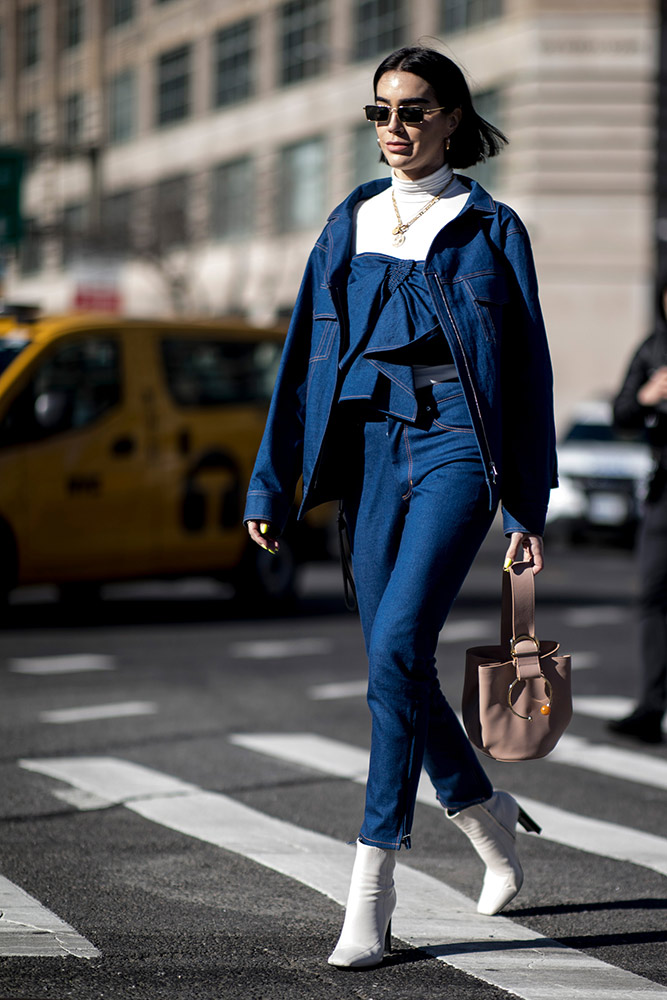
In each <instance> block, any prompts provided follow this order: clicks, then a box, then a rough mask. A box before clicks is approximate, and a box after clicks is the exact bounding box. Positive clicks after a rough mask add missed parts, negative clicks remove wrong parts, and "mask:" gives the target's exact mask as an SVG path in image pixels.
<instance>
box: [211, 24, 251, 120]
mask: <svg viewBox="0 0 667 1000" xmlns="http://www.w3.org/2000/svg"><path fill="white" fill-rule="evenodd" d="M253 34H254V21H251V20H247V21H239V23H238V24H233V25H232V26H231V28H223V29H222V30H221V31H219V32H218V33H217V35H216V36H215V41H214V62H215V64H214V68H213V86H214V94H213V104H214V105H215V107H217V108H221V107H224V106H225V105H226V104H237V103H238V102H239V101H245V100H246V99H247V98H248V97H250V96H251V95H252V92H253V89H254V87H253Z"/></svg>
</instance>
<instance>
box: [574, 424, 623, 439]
mask: <svg viewBox="0 0 667 1000" xmlns="http://www.w3.org/2000/svg"><path fill="white" fill-rule="evenodd" d="M565 440H566V441H617V440H618V436H617V435H616V434H615V433H614V428H613V427H612V426H611V424H574V425H573V426H572V427H571V428H570V430H569V431H568V432H567V434H566V435H565Z"/></svg>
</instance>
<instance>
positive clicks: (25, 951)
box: [0, 875, 100, 958]
mask: <svg viewBox="0 0 667 1000" xmlns="http://www.w3.org/2000/svg"><path fill="white" fill-rule="evenodd" d="M99 954H100V952H99V951H98V950H97V948H96V947H95V946H94V945H92V944H91V943H90V941H87V940H86V938H84V937H82V936H81V935H80V934H79V933H78V932H77V931H75V930H74V928H73V927H71V926H70V925H69V924H66V923H65V921H64V920H61V919H60V917H57V916H56V915H55V913H52V912H51V911H50V910H47V909H46V907H45V906H42V904H41V903H39V902H38V901H37V900H36V899H35V898H34V897H33V896H30V895H29V894H28V893H27V892H26V891H25V890H24V889H21V888H20V886H18V885H14V883H13V882H10V881H9V879H8V878H4V877H3V876H1V875H0V956H2V957H3V958H5V957H9V956H12V955H13V956H18V955H20V956H26V957H27V956H31V957H58V956H64V955H73V956H74V957H75V958H97V956H98V955H99Z"/></svg>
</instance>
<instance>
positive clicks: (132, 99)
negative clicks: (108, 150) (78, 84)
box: [109, 69, 136, 142]
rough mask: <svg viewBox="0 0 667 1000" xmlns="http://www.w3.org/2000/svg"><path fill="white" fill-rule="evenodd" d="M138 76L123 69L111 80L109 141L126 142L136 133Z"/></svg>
mask: <svg viewBox="0 0 667 1000" xmlns="http://www.w3.org/2000/svg"><path fill="white" fill-rule="evenodd" d="M135 109H136V76H135V73H134V70H133V69H126V70H123V72H122V73H118V74H117V75H116V76H114V77H112V78H111V80H110V82H109V141H110V142H125V141H126V140H127V139H131V138H132V136H133V135H134V133H135Z"/></svg>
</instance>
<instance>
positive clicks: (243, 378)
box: [161, 337, 281, 406]
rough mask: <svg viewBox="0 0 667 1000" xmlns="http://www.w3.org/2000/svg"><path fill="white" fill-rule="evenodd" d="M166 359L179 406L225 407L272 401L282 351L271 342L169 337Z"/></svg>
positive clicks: (164, 345)
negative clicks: (224, 405)
mask: <svg viewBox="0 0 667 1000" xmlns="http://www.w3.org/2000/svg"><path fill="white" fill-rule="evenodd" d="M161 353H162V363H163V365H164V373H165V379H166V383H167V388H168V390H169V393H170V395H171V397H172V399H173V400H174V402H175V403H178V404H179V406H219V405H220V404H224V403H254V402H264V401H266V400H268V399H270V397H271V391H272V389H273V383H274V381H275V377H276V372H277V370H278V363H279V361H280V353H281V345H280V344H278V343H274V342H272V341H268V340H265V341H247V340H243V341H229V340H215V339H213V338H201V339H195V338H191V337H183V338H179V337H164V338H163V339H162V341H161Z"/></svg>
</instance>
